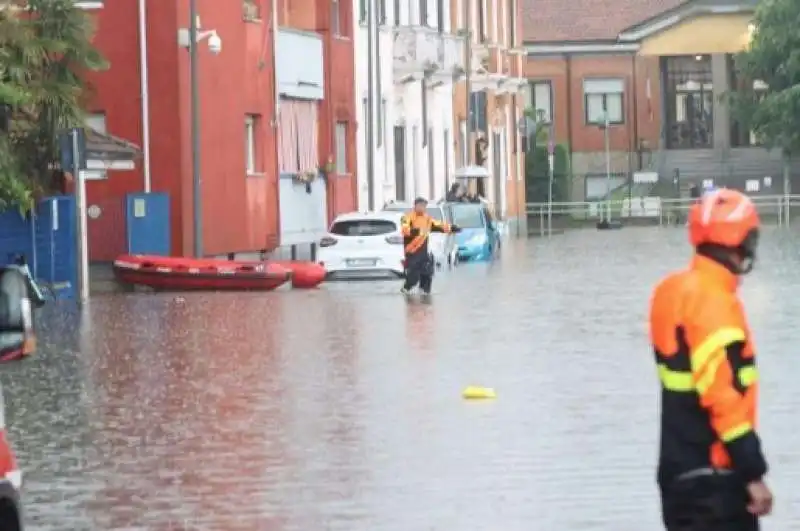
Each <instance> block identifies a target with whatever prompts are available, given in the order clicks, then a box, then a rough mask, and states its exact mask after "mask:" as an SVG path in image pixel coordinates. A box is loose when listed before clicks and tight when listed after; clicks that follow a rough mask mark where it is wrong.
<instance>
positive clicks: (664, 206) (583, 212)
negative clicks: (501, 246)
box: [526, 195, 800, 236]
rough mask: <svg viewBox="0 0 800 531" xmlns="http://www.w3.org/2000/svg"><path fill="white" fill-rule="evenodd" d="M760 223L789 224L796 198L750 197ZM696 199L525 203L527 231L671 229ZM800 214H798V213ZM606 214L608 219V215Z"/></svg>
mask: <svg viewBox="0 0 800 531" xmlns="http://www.w3.org/2000/svg"><path fill="white" fill-rule="evenodd" d="M751 199H752V201H753V203H754V204H755V206H756V209H757V210H758V213H759V215H760V216H761V218H762V221H763V222H765V223H773V224H777V225H784V224H789V223H790V222H791V213H792V209H793V208H798V209H800V195H772V196H751ZM695 201H696V199H692V198H678V199H672V198H662V197H633V198H625V199H619V200H611V201H584V202H569V203H528V204H527V208H526V211H527V214H528V227H529V228H530V229H531V230H535V229H534V227H536V226H537V225H538V229H539V230H538V232H539V234H540V235H542V236H544V235H549V234H550V233H552V231H553V230H554V229H556V230H561V229H566V228H575V227H580V226H585V225H588V224H594V223H596V222H597V221H600V220H603V219H608V218H610V219H612V220H613V219H623V220H627V221H628V222H629V223H630V224H639V225H673V224H677V223H683V222H685V221H686V217H687V215H688V212H689V208H690V207H691V206H692V205H693V204H694V202H695ZM799 211H800V210H799ZM609 212H610V215H609Z"/></svg>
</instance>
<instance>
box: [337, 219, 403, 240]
mask: <svg viewBox="0 0 800 531" xmlns="http://www.w3.org/2000/svg"><path fill="white" fill-rule="evenodd" d="M398 230H400V229H399V228H398V227H397V224H396V223H395V222H393V221H389V220H387V219H348V220H346V221H337V222H336V223H334V224H333V226H332V227H331V230H330V233H331V234H335V235H337V236H380V235H381V234H390V233H392V232H397V231H398Z"/></svg>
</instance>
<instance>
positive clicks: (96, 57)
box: [0, 0, 106, 211]
mask: <svg viewBox="0 0 800 531" xmlns="http://www.w3.org/2000/svg"><path fill="white" fill-rule="evenodd" d="M27 4H28V9H27V10H12V9H3V10H0V110H2V112H0V114H2V115H3V116H4V117H5V119H4V120H0V125H3V126H5V127H4V129H5V130H4V131H0V210H2V209H7V208H9V207H12V206H17V207H19V208H20V210H22V211H26V210H28V209H30V207H32V205H33V197H34V196H35V195H38V194H41V193H47V192H50V191H52V190H51V189H52V182H53V180H52V177H53V172H54V169H55V168H57V166H58V161H59V158H60V157H59V146H58V136H59V133H60V132H61V131H62V130H64V129H66V128H69V127H75V126H78V125H81V124H82V123H83V121H84V118H85V114H84V104H85V103H86V102H85V98H86V96H87V88H86V84H85V83H84V81H83V79H82V76H83V74H84V73H85V72H87V71H92V70H101V69H104V68H105V67H106V63H105V61H104V59H103V58H102V56H101V55H100V53H99V52H98V51H97V49H96V48H95V47H94V46H93V45H92V42H91V39H92V36H93V26H92V21H91V19H90V18H89V15H87V13H86V12H85V11H83V10H81V9H79V8H76V7H75V5H74V2H73V0H29V1H28V3H27Z"/></svg>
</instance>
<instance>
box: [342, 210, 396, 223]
mask: <svg viewBox="0 0 800 531" xmlns="http://www.w3.org/2000/svg"><path fill="white" fill-rule="evenodd" d="M402 217H403V212H397V211H394V210H380V211H376V212H347V213H346V214H339V215H338V216H336V218H335V219H334V220H333V222H334V223H336V222H338V221H357V220H360V219H377V220H384V221H393V222H395V223H399V222H400V219H401V218H402Z"/></svg>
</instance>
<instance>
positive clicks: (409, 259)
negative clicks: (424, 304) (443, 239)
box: [400, 197, 461, 295]
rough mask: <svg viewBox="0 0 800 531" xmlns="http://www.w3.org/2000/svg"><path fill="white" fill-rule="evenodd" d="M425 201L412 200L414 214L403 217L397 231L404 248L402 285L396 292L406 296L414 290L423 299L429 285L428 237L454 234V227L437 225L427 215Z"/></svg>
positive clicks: (428, 291)
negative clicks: (417, 287)
mask: <svg viewBox="0 0 800 531" xmlns="http://www.w3.org/2000/svg"><path fill="white" fill-rule="evenodd" d="M427 208H428V201H427V200H426V199H424V198H422V197H418V198H416V199H415V200H414V210H412V211H411V212H409V213H408V214H406V215H405V216H403V221H402V223H401V231H402V233H403V244H404V245H405V264H406V281H405V283H404V284H403V288H402V289H401V290H400V291H401V292H402V293H404V294H408V293H409V292H410V291H411V290H412V289H414V286H416V285H417V283H419V287H420V289H421V290H422V292H423V293H425V294H426V295H427V294H429V293H430V292H431V285H432V284H433V270H434V268H435V266H434V261H433V258H432V257H431V255H430V253H429V252H428V237H429V236H430V234H431V232H458V231H460V230H461V229H460V228H458V227H457V226H456V225H448V224H447V223H444V222H441V221H437V220H435V219H434V218H433V217H431V216H430V215H428V212H427Z"/></svg>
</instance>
